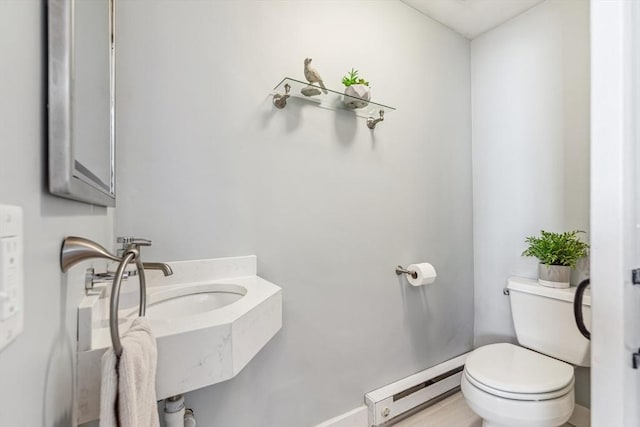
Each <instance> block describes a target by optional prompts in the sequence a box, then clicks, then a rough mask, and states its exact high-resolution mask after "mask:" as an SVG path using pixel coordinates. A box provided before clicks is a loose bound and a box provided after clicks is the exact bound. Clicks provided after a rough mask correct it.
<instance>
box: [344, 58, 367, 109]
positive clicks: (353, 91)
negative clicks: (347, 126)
mask: <svg viewBox="0 0 640 427" xmlns="http://www.w3.org/2000/svg"><path fill="white" fill-rule="evenodd" d="M342 84H343V85H344V86H345V88H344V105H346V106H347V108H363V107H366V106H367V105H369V100H370V99H371V88H370V87H369V82H368V81H366V80H365V79H363V78H361V77H360V76H358V70H354V69H353V68H352V69H351V71H349V72H348V73H347V74H346V75H345V76H344V77H343V78H342Z"/></svg>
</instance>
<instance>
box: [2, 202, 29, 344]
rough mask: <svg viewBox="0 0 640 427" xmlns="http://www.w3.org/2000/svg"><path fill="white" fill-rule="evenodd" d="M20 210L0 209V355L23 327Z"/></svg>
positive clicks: (11, 208) (13, 207)
mask: <svg viewBox="0 0 640 427" xmlns="http://www.w3.org/2000/svg"><path fill="white" fill-rule="evenodd" d="M22 235H23V230H22V208H20V207H18V206H8V205H0V351H1V350H2V349H3V348H5V347H6V346H7V345H8V344H9V343H10V342H11V341H13V340H14V339H15V338H16V337H17V336H18V335H20V333H22V328H23V325H24V287H23V281H24V268H23V265H24V264H23V258H24V255H23V254H24V249H23V245H22Z"/></svg>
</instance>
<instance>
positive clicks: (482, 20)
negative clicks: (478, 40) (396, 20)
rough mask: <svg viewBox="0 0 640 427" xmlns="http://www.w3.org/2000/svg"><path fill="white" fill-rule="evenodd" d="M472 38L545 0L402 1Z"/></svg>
mask: <svg viewBox="0 0 640 427" xmlns="http://www.w3.org/2000/svg"><path fill="white" fill-rule="evenodd" d="M402 1H403V2H404V3H406V4H408V5H409V6H411V7H413V8H414V9H416V10H418V11H420V12H422V13H424V14H425V15H427V16H429V17H431V18H433V19H435V20H436V21H438V22H440V23H441V24H444V25H446V26H447V27H449V28H451V29H452V30H454V31H457V32H458V33H460V34H462V35H463V36H465V37H467V38H469V39H472V38H474V37H476V36H477V35H479V34H482V33H484V32H485V31H487V30H490V29H492V28H494V27H496V26H498V25H500V24H502V23H503V22H505V21H508V20H509V19H511V18H513V17H514V16H516V15H519V14H520V13H522V12H524V11H525V10H527V9H530V8H532V7H533V6H535V5H537V4H538V3H542V2H543V1H544V0H402Z"/></svg>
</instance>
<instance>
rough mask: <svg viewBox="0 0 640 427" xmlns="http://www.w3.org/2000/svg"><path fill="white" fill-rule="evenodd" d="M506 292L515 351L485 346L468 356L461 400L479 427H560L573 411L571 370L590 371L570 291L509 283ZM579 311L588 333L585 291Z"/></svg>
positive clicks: (509, 347) (572, 290)
mask: <svg viewBox="0 0 640 427" xmlns="http://www.w3.org/2000/svg"><path fill="white" fill-rule="evenodd" d="M507 289H508V295H509V298H510V301H511V314H512V316H513V324H514V327H515V331H516V337H517V339H518V343H519V345H514V344H511V343H498V344H489V345H485V346H482V347H479V348H477V349H475V350H474V351H472V352H471V353H470V354H469V355H468V356H467V359H466V362H465V367H464V372H463V375H462V380H461V389H462V394H463V395H464V398H465V400H466V402H467V405H468V406H469V407H470V408H471V410H473V411H474V412H475V413H476V414H477V415H478V416H480V417H481V418H482V420H483V422H482V426H483V427H556V426H561V425H562V424H564V423H566V422H567V421H568V420H569V418H570V417H571V415H572V414H573V409H574V405H575V400H574V366H589V365H590V343H589V340H587V339H586V338H584V337H583V336H582V335H581V334H580V331H579V330H578V328H577V326H576V323H575V319H574V314H573V300H574V296H575V288H573V287H572V288H568V289H558V288H549V287H545V286H542V285H539V284H538V282H537V281H535V280H530V279H524V278H517V277H512V278H510V279H509V280H508V285H507ZM582 305H583V306H582V311H583V316H584V321H585V324H586V326H587V328H590V326H591V325H590V319H591V296H590V293H589V290H587V292H585V294H584V298H583V301H582Z"/></svg>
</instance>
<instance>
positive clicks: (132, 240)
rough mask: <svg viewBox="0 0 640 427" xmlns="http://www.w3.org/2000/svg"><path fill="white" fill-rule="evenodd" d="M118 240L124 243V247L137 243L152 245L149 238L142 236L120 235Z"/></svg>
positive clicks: (138, 244)
mask: <svg viewBox="0 0 640 427" xmlns="http://www.w3.org/2000/svg"><path fill="white" fill-rule="evenodd" d="M116 242H118V243H122V247H123V248H125V247H127V246H129V245H136V246H151V240H149V239H142V238H140V237H132V236H122V237H118V239H117V240H116Z"/></svg>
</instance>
